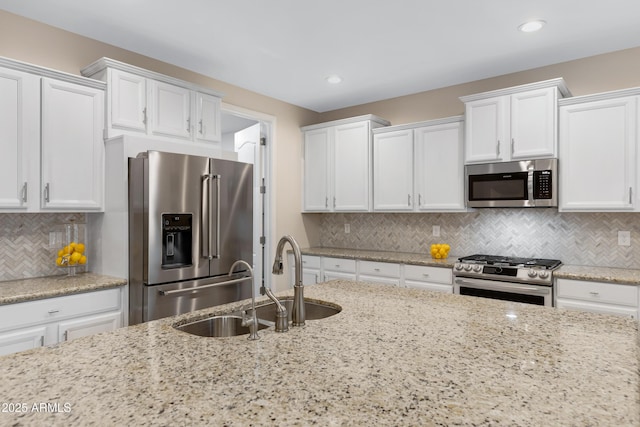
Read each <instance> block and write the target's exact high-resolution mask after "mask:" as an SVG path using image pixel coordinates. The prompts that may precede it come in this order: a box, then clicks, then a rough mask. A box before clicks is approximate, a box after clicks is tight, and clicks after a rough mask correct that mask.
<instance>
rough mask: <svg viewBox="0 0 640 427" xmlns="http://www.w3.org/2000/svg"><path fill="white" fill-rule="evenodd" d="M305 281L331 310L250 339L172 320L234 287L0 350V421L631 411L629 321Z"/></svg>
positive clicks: (634, 375) (621, 415) (637, 364)
mask: <svg viewBox="0 0 640 427" xmlns="http://www.w3.org/2000/svg"><path fill="white" fill-rule="evenodd" d="M289 292H290V291H284V292H280V293H279V294H280V295H285V294H286V295H289V294H290V293H289ZM305 296H306V297H308V298H312V299H318V300H324V301H329V302H332V303H335V304H338V305H340V306H341V307H342V311H341V312H340V313H339V314H337V315H335V316H332V317H329V318H326V319H322V320H316V321H307V324H306V326H304V327H302V328H299V327H296V328H291V329H290V331H289V332H287V333H276V332H274V331H273V330H272V329H267V330H262V331H260V335H261V338H260V340H258V341H248V340H247V339H246V335H245V336H239V337H232V338H202V337H197V336H192V335H189V334H186V333H183V332H179V331H177V330H175V329H174V328H173V327H172V325H174V324H176V323H184V322H186V321H188V320H193V319H195V318H200V317H203V316H206V315H210V314H212V313H223V312H229V311H231V310H234V309H237V308H239V307H241V306H245V305H246V301H243V302H238V303H233V304H228V305H226V306H219V307H215V308H210V309H207V310H202V311H199V312H195V313H190V314H185V315H182V316H178V317H175V318H167V319H161V320H156V321H153V322H149V323H145V324H141V325H136V326H132V327H128V328H122V329H119V330H117V331H114V332H111V333H105V334H98V335H94V336H90V337H84V338H80V339H77V340H74V341H71V342H68V343H65V344H61V345H58V346H56V347H52V348H41V349H37V350H30V351H27V352H25V353H21V354H15V355H9V356H5V357H0V377H1V378H2V381H1V382H0V395H2V396H3V403H14V404H24V406H22V407H20V408H22V409H24V411H16V410H15V408H16V407H17V406H15V405H14V406H12V407H11V408H13V411H12V412H6V411H5V412H0V424H9V425H43V424H46V425H65V426H66V425H87V424H98V425H125V424H126V425H279V426H282V425H309V424H314V423H316V424H320V425H365V424H368V425H509V426H540V425H629V426H631V425H640V351H639V343H640V342H639V339H638V325H637V323H636V322H635V321H633V320H630V319H625V318H620V317H614V316H606V315H598V314H592V313H582V312H575V311H565V310H557V309H551V308H546V307H539V306H533V305H526V304H519V303H511V302H504V301H494V300H486V299H483V298H474V297H468V296H461V295H449V294H443V293H434V292H429V291H425V290H418V289H405V288H395V287H389V286H383V285H373V284H368V283H359V282H352V281H332V282H326V283H322V284H319V285H313V286H308V287H305ZM42 403H45V406H44V408H45V409H46V408H47V406H46V404H50V405H49V406H48V408H49V410H48V411H46V410H44V411H43V410H40V411H38V409H39V408H43V406H42Z"/></svg>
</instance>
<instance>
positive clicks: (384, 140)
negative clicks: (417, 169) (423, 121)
mask: <svg viewBox="0 0 640 427" xmlns="http://www.w3.org/2000/svg"><path fill="white" fill-rule="evenodd" d="M373 209H374V210H376V211H408V210H412V209H413V130H412V129H409V130H399V131H394V132H385V133H379V134H376V135H374V136H373Z"/></svg>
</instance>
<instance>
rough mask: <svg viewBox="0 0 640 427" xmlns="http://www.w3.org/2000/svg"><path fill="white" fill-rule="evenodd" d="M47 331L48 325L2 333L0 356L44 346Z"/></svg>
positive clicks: (0, 336) (0, 337)
mask: <svg viewBox="0 0 640 427" xmlns="http://www.w3.org/2000/svg"><path fill="white" fill-rule="evenodd" d="M46 333H47V327H46V326H38V327H35V328H28V329H19V330H17V331H10V332H6V333H1V334H0V356H4V355H5V354H11V353H17V352H19V351H25V350H31V349H32V348H37V347H42V346H44V340H45V336H46Z"/></svg>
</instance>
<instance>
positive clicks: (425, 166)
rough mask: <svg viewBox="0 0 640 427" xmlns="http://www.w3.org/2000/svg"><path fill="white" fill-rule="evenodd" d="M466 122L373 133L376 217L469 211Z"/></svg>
mask: <svg viewBox="0 0 640 427" xmlns="http://www.w3.org/2000/svg"><path fill="white" fill-rule="evenodd" d="M462 151H463V121H462V117H461V116H456V117H449V118H445V119H439V120H431V121H428V122H421V123H412V124H407V125H399V126H390V127H388V128H381V129H377V130H375V131H374V139H373V189H374V191H373V210H374V211H389V212H402V211H416V212H418V211H420V212H435V211H464V210H465V206H464V166H463V162H462Z"/></svg>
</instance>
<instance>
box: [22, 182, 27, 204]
mask: <svg viewBox="0 0 640 427" xmlns="http://www.w3.org/2000/svg"><path fill="white" fill-rule="evenodd" d="M22 202H23V203H27V183H26V182H25V183H24V184H23V185H22Z"/></svg>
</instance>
